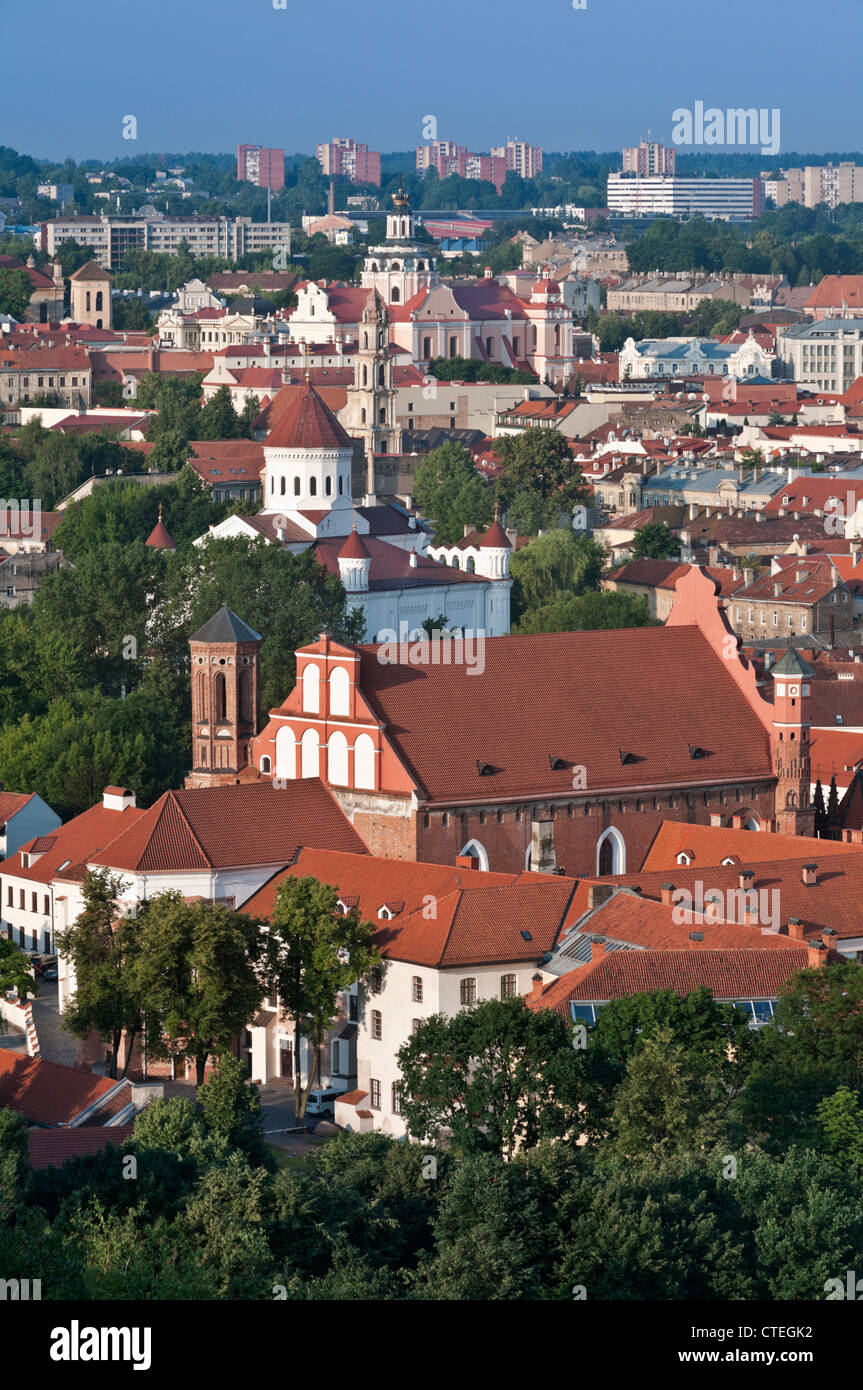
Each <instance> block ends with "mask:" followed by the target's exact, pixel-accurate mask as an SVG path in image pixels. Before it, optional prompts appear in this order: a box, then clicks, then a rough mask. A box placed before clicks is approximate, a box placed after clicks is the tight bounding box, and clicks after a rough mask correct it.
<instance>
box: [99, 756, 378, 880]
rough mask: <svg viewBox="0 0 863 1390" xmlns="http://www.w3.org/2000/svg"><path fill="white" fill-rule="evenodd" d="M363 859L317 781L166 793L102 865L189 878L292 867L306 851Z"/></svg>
mask: <svg viewBox="0 0 863 1390" xmlns="http://www.w3.org/2000/svg"><path fill="white" fill-rule="evenodd" d="M314 844H317V845H319V846H324V845H328V846H329V845H331V846H333V847H334V848H338V849H344V850H352V851H354V852H355V853H359V854H362V853H363V852H364V850H365V845H364V844H363V842H362V840H361V839H360V837H359V835H358V834H357V833H356V831H355V830H354V829H353V826H352V825H351V824H350V822H349V821H348V820H347V818H346V817H345V815H344V814H343V812H342V810H341V808H340V807H339V805H338V803H337V802H336V800H335V798H334V797H333V796H332V795H331V794H330V792H329V790H328V789H327V788H326V787H325V786H324V784H323V783H322V782H321V781H320V780H319V779H318V778H317V777H309V778H305V779H304V780H298V781H295V782H291V783H290V784H289V790H283V789H282V788H276V787H275V786H274V785H273V783H272V782H247V783H243V782H241V783H239V784H238V785H235V786H223V787H206V788H195V789H187V790H185V791H172V792H165V794H164V795H163V796H160V797H159V800H158V801H157V802H155V804H154V805H153V806H151V807H150V809H149V811H144V812H143V813H142V814H141V817H140V819H139V820H138V821H136V823H135V824H134V825H132V826H131V827H130V829H129V830H128V832H127V833H125V834H122V835H119V836H118V837H117V839H116V840H114V841H113V843H112V844H111V845H109V846H108V847H107V848H106V849H105V850H103V852H102V853H101V854H98V855H95V856H93V861H92V862H94V863H96V864H105V865H107V866H108V867H110V868H112V869H129V870H132V871H136V872H143V871H145V870H149V871H153V872H157V871H160V870H161V871H168V870H176V871H189V870H192V869H218V868H229V867H233V866H235V865H236V866H240V865H242V866H246V867H251V866H252V865H259V864H263V865H266V864H287V863H289V862H290V860H291V859H293V857H294V855H295V854H296V852H297V850H298V849H299V847H300V846H301V845H314Z"/></svg>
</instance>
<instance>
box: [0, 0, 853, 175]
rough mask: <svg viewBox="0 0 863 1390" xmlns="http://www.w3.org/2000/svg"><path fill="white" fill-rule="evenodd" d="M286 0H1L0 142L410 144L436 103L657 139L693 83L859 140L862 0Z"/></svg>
mask: <svg viewBox="0 0 863 1390" xmlns="http://www.w3.org/2000/svg"><path fill="white" fill-rule="evenodd" d="M275 3H277V4H281V3H282V0H275ZM284 3H285V8H284V9H275V8H274V0H76V3H74V4H72V5H70V4H69V3H68V0H63V3H61V0H40V3H39V5H38V6H37V7H36V8H35V9H34V8H33V7H32V6H26V5H15V6H12V7H11V8H10V9H9V10H8V12H7V13H6V14H5V15H4V19H3V32H4V63H3V87H4V93H3V101H2V108H0V144H5V145H11V146H12V147H13V148H15V149H18V150H20V151H22V152H24V153H29V154H34V155H37V156H39V157H45V158H56V159H58V160H59V159H62V158H63V157H64V156H65V155H67V154H68V155H72V156H74V157H75V158H76V159H81V158H86V157H92V158H103V159H107V158H113V157H117V156H120V155H126V154H130V153H137V152H141V153H144V152H152V151H162V150H164V151H171V152H177V151H186V150H193V149H194V150H210V151H217V150H232V149H233V148H234V147H235V146H236V144H237V143H238V142H240V141H249V142H254V143H260V144H268V145H276V146H283V147H284V148H285V149H286V150H287V151H288V152H295V151H298V150H307V151H311V150H312V149H313V146H314V144H315V142H316V141H317V140H322V139H329V138H330V137H332V136H334V135H352V136H354V138H356V139H359V140H365V141H366V143H367V144H368V145H369V146H370V147H372V148H375V149H384V150H392V149H407V148H410V147H412V146H414V145H415V144H417V143H418V142H419V141H420V139H421V136H422V122H423V118H424V117H425V116H426V115H434V116H435V117H436V118H437V122H438V133H439V136H440V137H441V138H448V139H454V140H457V141H458V142H459V143H461V144H466V145H467V146H468V148H474V149H488V147H489V145H490V144H497V143H502V142H503V141H504V140H505V139H506V138H507V136H514V137H519V138H522V139H527V140H530V141H532V142H534V143H537V144H541V145H543V146H545V147H546V148H547V149H555V150H561V149H563V150H567V149H596V150H612V149H616V148H618V147H619V146H620V145H621V144H624V143H635V142H637V141H638V139H639V138H640V137H642V136H645V135H646V134H647V131H648V130H651V131H652V132H653V135H654V138H659V139H661V138H664V139H665V140H667V141H668V140H670V136H671V124H672V122H671V115H672V112H673V110H674V109H675V108H677V107H684V106H687V107H690V108H691V107H692V105H693V103H694V102H695V101H696V100H701V101H704V103H705V105H706V106H718V107H722V108H725V107H730V106H745V107H750V106H755V107H759V108H760V107H767V108H773V107H778V108H779V110H780V111H781V132H782V140H781V151H785V150H796V151H804V152H812V153H817V152H824V151H833V150H853V149H860V148H861V147H863V120H861V116H860V107H859V96H858V92H859V63H860V52H861V42H860V41H861V37H863V2H861V0H826V3H825V4H822V5H816V4H814V3H812V0H719V3H715V0H688V3H687V2H686V0H587V8H586V9H584V10H574V9H573V6H572V0H531V3H529V4H528V3H524V0H431V3H421V0H371V3H365V4H363V3H357V0H319V2H318V3H309V0H284ZM364 16H365V18H364ZM126 115H134V116H136V118H137V121H138V141H137V143H133V142H131V141H127V140H123V139H122V136H121V130H122V121H123V117H124V116H126ZM781 151H780V152H781Z"/></svg>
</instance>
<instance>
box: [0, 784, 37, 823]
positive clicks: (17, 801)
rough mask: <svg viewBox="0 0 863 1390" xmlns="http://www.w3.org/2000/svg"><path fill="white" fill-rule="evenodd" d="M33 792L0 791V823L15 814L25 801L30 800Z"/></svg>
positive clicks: (24, 804)
mask: <svg viewBox="0 0 863 1390" xmlns="http://www.w3.org/2000/svg"><path fill="white" fill-rule="evenodd" d="M32 798H33V792H4V791H0V825H3V824H5V822H6V821H10V820H11V819H12V817H13V816H16V815H17V814H18V812H19V811H20V810H21V808H22V807H24V806H26V805H27V802H28V801H30V800H32Z"/></svg>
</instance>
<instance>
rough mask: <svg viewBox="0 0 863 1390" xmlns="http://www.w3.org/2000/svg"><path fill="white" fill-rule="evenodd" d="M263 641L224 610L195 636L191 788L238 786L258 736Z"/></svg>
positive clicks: (188, 783)
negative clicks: (252, 743) (234, 784)
mask: <svg viewBox="0 0 863 1390" xmlns="http://www.w3.org/2000/svg"><path fill="white" fill-rule="evenodd" d="M261 641H262V638H261V636H260V634H259V633H257V632H255V631H254V629H253V628H251V627H249V625H248V623H244V622H243V620H242V618H238V617H237V615H236V613H232V612H231V610H230V608H220V609H219V611H218V613H216V614H214V616H213V617H212V618H210V619H209V621H208V622H206V623H204V626H203V627H201V628H198V631H197V632H196V633H194V634H193V636H192V637H190V638H189V649H190V652H191V657H192V663H191V680H192V759H193V766H192V771H191V773H190V774H189V776H188V777H187V778H186V786H187V787H219V786H225V785H226V784H230V783H234V782H238V781H239V780H240V778H239V774H240V772H241V771H242V770H243V769H244V768H245V767H247V766H248V765H249V762H250V758H249V751H250V750H249V744H250V743H251V741H252V739H253V738H254V737H255V734H256V733H257V732H258V723H259V714H260V690H259V663H260V652H261Z"/></svg>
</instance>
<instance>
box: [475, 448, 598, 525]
mask: <svg viewBox="0 0 863 1390" xmlns="http://www.w3.org/2000/svg"><path fill="white" fill-rule="evenodd" d="M495 451H496V453H497V454H498V456H499V458H500V460H501V463H502V465H503V474H502V476H501V478H500V480H499V482H498V484H497V490H498V496H499V497H500V500H501V502H502V503H503V505H504V506H505V507H506V506H508V505H509V503H510V501H511V500H512V498H513V497H514V495H515V494H516V493H518V492H520V491H521V490H522V489H524V488H526V489H528V490H529V491H532V492H537V493H539V495H540V497H542V498H543V499H544V500H545V501H547V502H553V503H554V504H556V505H557V506H559V508H560V510H561V511H567V512H568V511H571V510H572V508H573V507H574V506H575V505H576V504H577V503H578V504H584V503H586V502H587V501H588V500H589V499H588V493H587V488H586V486H585V483H584V479H583V478H582V476H581V471H580V469H579V468H578V466H577V465H576V464H575V463H574V461H573V458H572V453H571V450H570V447H569V440H568V439H566V438H565V436H564V435H562V434H560V433H558V431H557V430H541V429H526V430H523V431H522V433H521V434H518V435H503V436H502V437H501V438H500V439H497V440H496V441H495Z"/></svg>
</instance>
